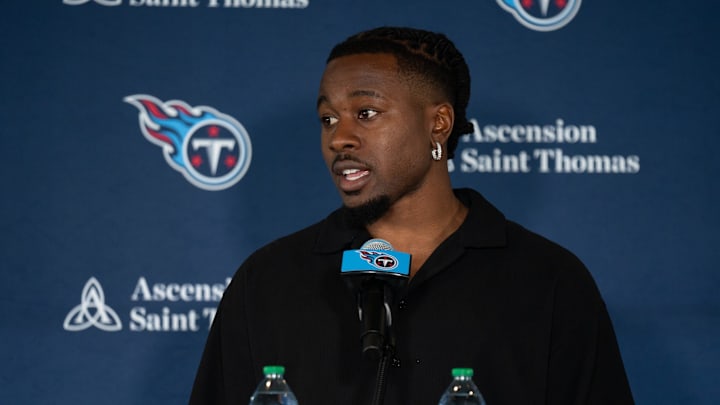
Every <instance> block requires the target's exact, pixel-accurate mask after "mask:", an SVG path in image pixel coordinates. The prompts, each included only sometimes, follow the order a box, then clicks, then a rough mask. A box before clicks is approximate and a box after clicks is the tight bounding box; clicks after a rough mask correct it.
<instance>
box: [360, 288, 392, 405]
mask: <svg viewBox="0 0 720 405" xmlns="http://www.w3.org/2000/svg"><path fill="white" fill-rule="evenodd" d="M364 287H365V288H364V290H365V294H363V300H362V303H361V307H362V312H361V313H362V321H363V324H364V330H365V331H364V333H363V335H362V337H361V341H362V346H363V354H364V355H365V356H366V357H368V358H370V359H371V360H379V363H378V370H377V377H376V380H375V391H374V394H373V397H372V402H371V405H383V403H384V401H385V390H386V387H387V370H388V364H389V363H390V360H391V359H392V357H393V355H394V354H395V345H394V342H393V340H394V339H393V336H392V331H391V329H390V327H391V325H392V314H391V313H390V302H391V301H392V292H391V290H390V288H389V286H388V285H387V284H386V283H384V282H381V281H380V280H377V279H371V280H368V281H366V282H365V283H364Z"/></svg>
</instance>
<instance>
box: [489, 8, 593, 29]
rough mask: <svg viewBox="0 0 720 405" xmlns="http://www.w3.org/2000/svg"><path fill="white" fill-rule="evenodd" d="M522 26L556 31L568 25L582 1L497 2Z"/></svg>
mask: <svg viewBox="0 0 720 405" xmlns="http://www.w3.org/2000/svg"><path fill="white" fill-rule="evenodd" d="M497 2H498V4H499V5H500V6H501V7H502V8H503V9H504V10H505V11H508V12H509V13H511V14H512V15H513V16H514V17H515V19H516V20H518V21H519V22H520V24H522V25H524V26H526V27H527V28H530V29H531V30H535V31H554V30H557V29H560V28H562V27H564V26H565V25H567V23H569V22H570V21H571V20H572V19H573V18H574V17H575V14H577V12H578V10H579V9H580V3H581V2H582V0H497Z"/></svg>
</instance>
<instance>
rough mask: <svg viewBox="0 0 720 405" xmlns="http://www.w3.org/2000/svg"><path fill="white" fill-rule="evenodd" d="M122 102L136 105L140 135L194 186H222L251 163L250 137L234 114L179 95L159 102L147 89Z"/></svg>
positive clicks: (239, 176) (238, 176)
mask: <svg viewBox="0 0 720 405" xmlns="http://www.w3.org/2000/svg"><path fill="white" fill-rule="evenodd" d="M124 101H125V102H127V103H130V104H132V105H134V106H135V107H137V108H138V110H140V114H139V122H140V129H141V131H142V133H143V135H145V138H146V139H147V140H148V141H150V142H152V143H154V144H155V145H158V146H160V147H161V148H162V150H163V154H164V155H165V160H166V161H167V163H168V164H169V165H170V167H172V168H173V169H175V170H177V171H178V172H180V173H182V174H183V175H184V176H185V178H186V179H187V180H188V181H189V182H190V183H192V184H193V185H195V186H196V187H199V188H201V189H204V190H210V191H217V190H224V189H226V188H229V187H231V186H233V185H234V184H235V183H237V182H238V181H240V179H242V178H243V176H244V175H245V173H246V172H247V170H248V168H249V167H250V160H251V157H252V146H251V144H250V137H249V136H248V133H247V131H246V130H245V128H244V127H243V126H242V125H241V124H240V123H239V122H237V121H236V120H235V119H234V118H233V117H231V116H229V115H226V114H223V113H221V112H219V111H217V110H215V109H214V108H212V107H207V106H198V107H191V106H189V105H188V104H187V103H185V102H184V101H180V100H171V101H167V102H164V103H163V102H162V101H160V100H158V99H157V98H155V97H153V96H149V95H146V94H138V95H133V96H128V97H125V99H124Z"/></svg>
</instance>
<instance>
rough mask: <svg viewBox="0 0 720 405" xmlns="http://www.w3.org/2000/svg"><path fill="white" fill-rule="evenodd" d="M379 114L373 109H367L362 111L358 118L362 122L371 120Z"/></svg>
mask: <svg viewBox="0 0 720 405" xmlns="http://www.w3.org/2000/svg"><path fill="white" fill-rule="evenodd" d="M378 114H379V113H378V112H377V111H375V110H373V109H370V108H365V109H363V110H360V112H359V113H358V118H359V119H361V120H369V119H371V118H373V117H374V116H376V115H378Z"/></svg>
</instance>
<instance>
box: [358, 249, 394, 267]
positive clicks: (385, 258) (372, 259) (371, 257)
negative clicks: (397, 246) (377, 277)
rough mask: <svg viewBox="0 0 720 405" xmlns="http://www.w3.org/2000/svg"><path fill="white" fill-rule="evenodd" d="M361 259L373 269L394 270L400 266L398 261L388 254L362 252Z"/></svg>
mask: <svg viewBox="0 0 720 405" xmlns="http://www.w3.org/2000/svg"><path fill="white" fill-rule="evenodd" d="M359 253H360V257H361V258H362V259H363V260H365V261H366V262H368V263H370V265H372V266H373V267H376V268H378V269H381V270H392V269H394V268H396V267H397V266H398V261H397V259H396V258H394V257H393V256H390V255H389V254H387V253H381V252H374V251H368V250H360V251H359Z"/></svg>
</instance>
